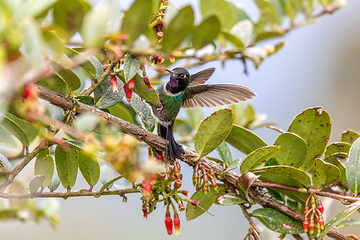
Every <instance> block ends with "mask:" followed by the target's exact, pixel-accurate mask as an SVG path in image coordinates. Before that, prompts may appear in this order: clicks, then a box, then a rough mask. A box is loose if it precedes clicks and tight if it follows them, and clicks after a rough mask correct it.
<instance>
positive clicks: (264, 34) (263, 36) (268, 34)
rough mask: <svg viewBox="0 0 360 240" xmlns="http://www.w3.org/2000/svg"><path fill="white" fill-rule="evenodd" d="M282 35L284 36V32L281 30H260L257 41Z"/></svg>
mask: <svg viewBox="0 0 360 240" xmlns="http://www.w3.org/2000/svg"><path fill="white" fill-rule="evenodd" d="M282 36H284V33H283V32H282V31H279V30H274V31H264V32H259V33H258V34H257V35H256V38H255V43H257V42H260V41H263V40H268V39H271V38H277V37H282Z"/></svg>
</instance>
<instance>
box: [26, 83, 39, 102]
mask: <svg viewBox="0 0 360 240" xmlns="http://www.w3.org/2000/svg"><path fill="white" fill-rule="evenodd" d="M23 97H24V99H25V100H27V99H38V97H39V92H38V90H37V88H36V87H35V84H34V83H32V82H30V83H28V84H27V85H26V86H25V91H24V95H23Z"/></svg>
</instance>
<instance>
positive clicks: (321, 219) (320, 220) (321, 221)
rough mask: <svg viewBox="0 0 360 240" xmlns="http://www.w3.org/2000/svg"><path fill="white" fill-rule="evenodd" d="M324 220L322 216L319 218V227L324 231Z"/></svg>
mask: <svg viewBox="0 0 360 240" xmlns="http://www.w3.org/2000/svg"><path fill="white" fill-rule="evenodd" d="M324 224H325V223H324V218H323V216H320V217H319V225H320V229H321V230H324Z"/></svg>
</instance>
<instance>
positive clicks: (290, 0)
mask: <svg viewBox="0 0 360 240" xmlns="http://www.w3.org/2000/svg"><path fill="white" fill-rule="evenodd" d="M284 2H285V14H286V15H287V16H288V17H289V18H290V21H294V19H295V17H296V15H297V14H298V13H299V12H300V11H301V9H302V8H303V1H302V0H285V1H284Z"/></svg>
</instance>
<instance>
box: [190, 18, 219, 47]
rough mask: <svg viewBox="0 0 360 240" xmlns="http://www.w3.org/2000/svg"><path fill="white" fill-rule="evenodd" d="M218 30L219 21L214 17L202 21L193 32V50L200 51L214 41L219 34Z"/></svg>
mask: <svg viewBox="0 0 360 240" xmlns="http://www.w3.org/2000/svg"><path fill="white" fill-rule="evenodd" d="M220 28H221V25H220V21H219V19H218V18H217V17H216V16H214V15H212V16H209V17H208V18H206V19H204V20H203V21H202V22H201V23H200V25H199V26H198V27H197V28H196V29H195V30H194V34H193V36H192V39H191V41H192V44H193V46H194V48H195V49H200V48H202V47H204V46H206V45H208V44H209V43H211V42H212V41H214V39H215V38H216V37H217V36H218V34H219V32H220Z"/></svg>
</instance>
